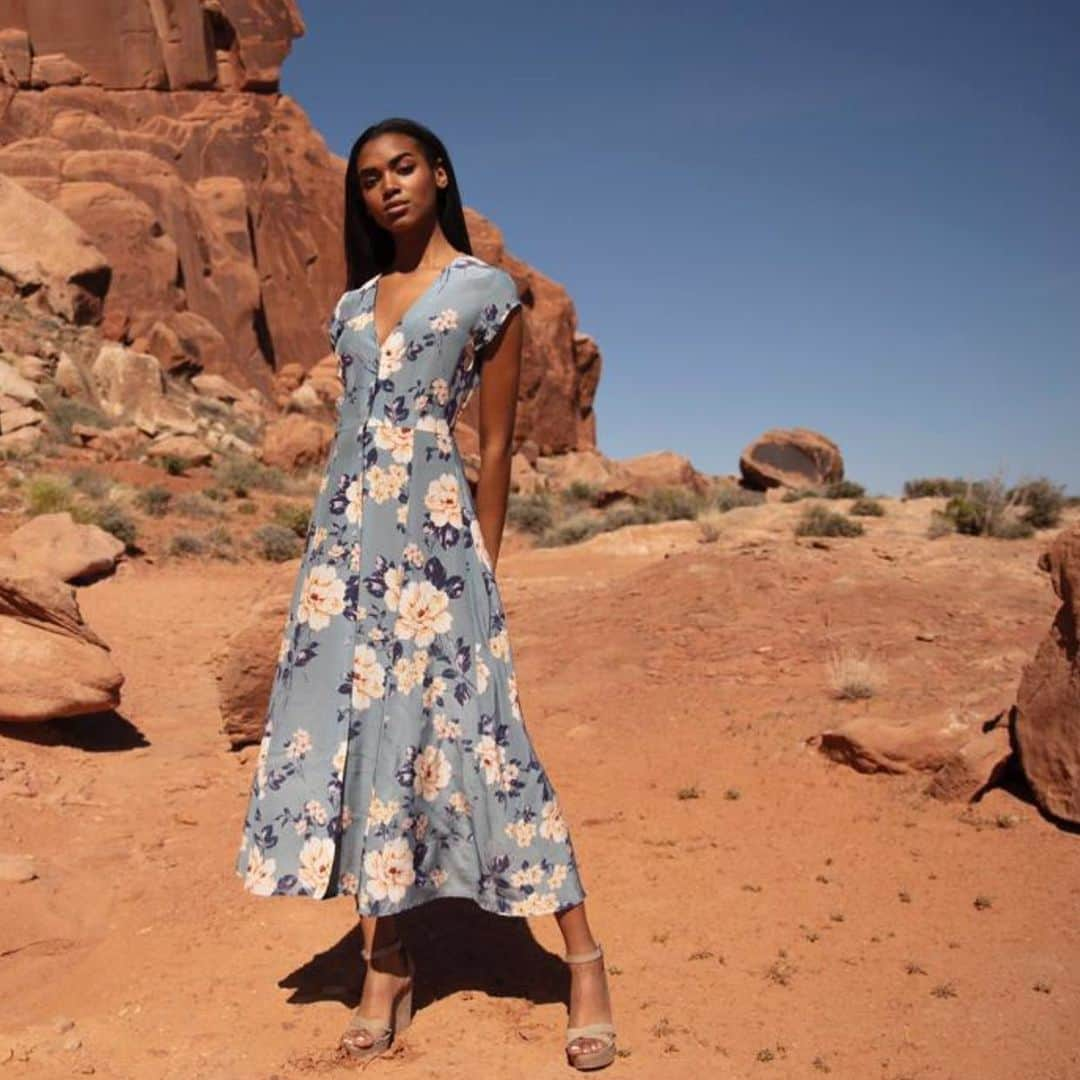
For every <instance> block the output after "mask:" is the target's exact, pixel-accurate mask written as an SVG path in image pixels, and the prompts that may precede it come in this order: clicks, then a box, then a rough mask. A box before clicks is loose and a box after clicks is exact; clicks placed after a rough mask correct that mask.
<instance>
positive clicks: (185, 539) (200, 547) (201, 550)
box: [169, 533, 206, 556]
mask: <svg viewBox="0 0 1080 1080" xmlns="http://www.w3.org/2000/svg"><path fill="white" fill-rule="evenodd" d="M205 553H206V544H205V543H204V542H203V540H202V538H201V537H198V536H196V535H195V534H194V533H176V534H175V535H174V536H173V537H172V539H171V540H170V541H169V554H170V555H179V556H185V555H204V554H205Z"/></svg>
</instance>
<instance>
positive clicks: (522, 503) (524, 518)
mask: <svg viewBox="0 0 1080 1080" xmlns="http://www.w3.org/2000/svg"><path fill="white" fill-rule="evenodd" d="M506 518H507V521H509V522H510V524H511V525H513V526H514V527H515V528H518V529H521V530H523V531H524V532H529V533H542V532H544V531H545V530H546V529H550V528H551V527H552V525H553V524H554V521H555V515H554V512H553V510H552V506H551V498H550V497H549V496H548V495H547V494H546V493H545V492H535V493H534V494H532V495H519V494H517V493H513V494H511V495H510V498H509V502H508V504H507V507H506Z"/></svg>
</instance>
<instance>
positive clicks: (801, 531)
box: [795, 503, 863, 536]
mask: <svg viewBox="0 0 1080 1080" xmlns="http://www.w3.org/2000/svg"><path fill="white" fill-rule="evenodd" d="M862 531H863V527H862V523H861V522H858V521H852V519H851V518H849V517H848V516H847V515H846V514H838V513H837V512H836V511H835V510H830V509H828V507H825V506H822V505H821V504H820V503H817V504H815V505H814V506H808V507H807V508H806V509H805V510H804V511H803V512H802V517H800V518H799V520H798V521H797V522H796V523H795V535H796V536H858V535H860V533H862Z"/></svg>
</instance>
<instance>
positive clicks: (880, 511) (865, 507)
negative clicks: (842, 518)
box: [848, 499, 885, 517]
mask: <svg viewBox="0 0 1080 1080" xmlns="http://www.w3.org/2000/svg"><path fill="white" fill-rule="evenodd" d="M848 513H849V514H856V515H859V516H862V517H882V516H883V515H884V513H885V507H884V506H882V505H881V503H879V502H878V501H877V499H856V500H855V501H854V502H853V503H852V504H851V508H850V509H849V510H848Z"/></svg>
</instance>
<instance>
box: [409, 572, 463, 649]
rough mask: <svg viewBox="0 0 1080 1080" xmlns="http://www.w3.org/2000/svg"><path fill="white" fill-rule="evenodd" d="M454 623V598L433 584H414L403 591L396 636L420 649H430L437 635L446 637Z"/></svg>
mask: <svg viewBox="0 0 1080 1080" xmlns="http://www.w3.org/2000/svg"><path fill="white" fill-rule="evenodd" d="M452 623H453V616H452V615H451V614H450V597H449V596H447V594H446V593H445V592H443V590H442V589H437V588H435V586H434V585H432V584H431V582H430V581H410V582H409V583H408V585H406V586H405V587H404V588H403V589H402V590H401V599H400V601H399V604H398V618H397V622H396V623H395V624H394V633H395V634H396V635H397V636H398V637H399V638H402V639H403V640H408V639H409V638H412V639H413V640H414V641H415V642H416V644H417V645H430V644H431V643H432V642H433V641H434V640H435V635H436V634H445V633H446V632H447V631H449V629H450V627H451V625H452Z"/></svg>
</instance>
